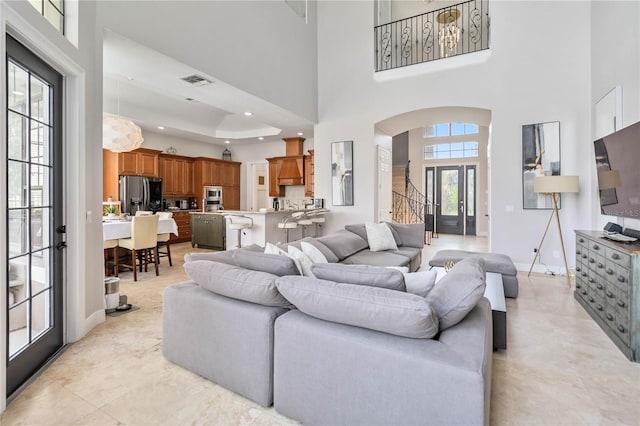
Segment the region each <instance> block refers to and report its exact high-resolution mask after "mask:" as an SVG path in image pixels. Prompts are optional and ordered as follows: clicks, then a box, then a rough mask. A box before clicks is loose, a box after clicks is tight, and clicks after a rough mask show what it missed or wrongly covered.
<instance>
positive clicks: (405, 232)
mask: <svg viewBox="0 0 640 426" xmlns="http://www.w3.org/2000/svg"><path fill="white" fill-rule="evenodd" d="M385 223H386V224H387V225H389V227H390V228H391V229H392V230H393V231H395V232H396V233H397V234H398V239H400V240H401V241H402V244H400V243H398V246H401V245H402V246H409V247H416V248H419V249H422V247H424V236H425V228H424V223H394V222H385Z"/></svg>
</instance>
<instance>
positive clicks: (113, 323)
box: [0, 235, 640, 426]
mask: <svg viewBox="0 0 640 426" xmlns="http://www.w3.org/2000/svg"><path fill="white" fill-rule="evenodd" d="M486 247H487V245H486V239H484V238H469V237H452V236H445V235H440V237H439V238H436V239H434V240H433V241H432V245H431V246H427V247H425V250H424V258H425V259H428V258H430V257H431V255H432V254H433V253H434V252H435V251H436V250H438V249H443V248H465V249H470V250H479V251H483V250H486ZM192 250H194V249H192V248H191V246H190V244H188V243H185V244H180V245H174V246H172V252H173V259H174V266H173V267H172V268H169V266H168V265H167V263H166V259H163V264H162V265H161V269H160V277H158V278H156V277H155V274H154V273H153V272H151V271H150V272H148V273H142V274H140V275H139V277H140V279H139V281H138V282H136V283H134V282H133V281H132V278H131V273H130V272H126V273H123V274H122V276H121V278H122V281H121V285H120V291H121V293H124V294H127V295H128V297H129V301H130V302H132V303H133V304H135V305H137V306H140V308H141V309H140V310H138V311H135V312H131V313H128V314H126V315H122V316H119V317H115V318H112V317H107V319H106V321H105V323H103V324H101V325H99V326H98V327H96V328H94V329H93V330H92V331H91V332H90V333H89V334H88V335H87V336H86V337H85V338H84V339H82V340H81V341H79V342H77V343H75V344H73V345H71V346H70V347H69V348H68V350H67V351H66V352H64V353H63V354H62V356H61V357H60V358H59V359H58V360H56V361H55V362H54V363H53V365H51V366H50V367H49V369H47V370H46V371H45V372H44V373H43V374H42V375H41V376H39V377H38V378H37V379H36V380H35V381H34V382H33V383H32V384H31V385H30V386H29V387H28V388H27V389H26V390H25V391H24V392H23V393H22V394H20V395H19V396H18V397H17V398H16V399H15V400H14V401H12V402H11V403H10V404H9V406H8V407H7V410H6V412H5V413H3V414H2V416H0V424H1V425H3V426H4V425H7V426H8V425H49V424H55V425H71V424H77V425H80V424H84V425H155V424H158V425H184V424H210V425H239V424H269V425H280V424H289V423H294V422H292V421H291V420H290V419H287V418H285V417H283V416H280V415H279V414H278V413H277V412H276V411H275V410H274V409H273V408H268V409H265V408H262V407H260V406H258V405H256V404H254V403H252V402H250V401H248V400H246V399H244V398H242V397H240V396H238V395H235V394H233V393H231V392H229V391H227V390H226V389H224V388H221V387H220V386H217V385H215V384H214V383H211V382H209V381H208V380H205V379H202V378H200V377H198V376H196V375H195V374H192V373H191V372H189V371H187V370H184V369H182V368H180V367H178V366H176V365H173V364H171V363H169V362H168V361H166V360H165V359H164V358H163V357H162V351H161V345H162V318H161V311H162V290H163V289H164V287H166V286H167V285H170V284H172V283H175V282H179V281H183V280H184V279H185V274H184V271H183V269H182V267H181V265H182V257H183V255H184V253H186V252H188V251H192ZM518 278H519V280H520V296H519V297H518V299H515V300H514V299H507V309H508V322H507V325H508V349H507V350H506V351H499V352H496V353H495V354H494V359H493V361H494V362H493V382H492V398H491V424H492V425H521V424H528V425H555V424H567V425H588V424H593V425H595V424H627V425H639V424H640V364H635V363H631V362H629V361H627V359H626V358H625V357H624V356H623V355H622V354H621V352H620V351H619V350H618V349H617V348H616V347H615V346H614V344H613V343H612V342H611V341H610V340H609V339H608V338H607V337H606V336H605V334H604V333H603V332H602V331H601V330H600V329H599V328H598V326H597V325H596V323H595V322H593V321H592V320H591V319H590V317H589V316H588V315H587V314H586V312H585V311H584V310H583V309H582V308H581V307H580V306H579V305H578V303H577V302H576V301H575V300H574V299H573V294H572V290H570V289H569V288H568V286H567V282H566V279H565V278H563V277H552V276H546V275H540V274H539V275H535V276H533V275H532V277H531V278H527V276H526V273H521V274H520V275H519V277H518ZM426 420H427V419H426Z"/></svg>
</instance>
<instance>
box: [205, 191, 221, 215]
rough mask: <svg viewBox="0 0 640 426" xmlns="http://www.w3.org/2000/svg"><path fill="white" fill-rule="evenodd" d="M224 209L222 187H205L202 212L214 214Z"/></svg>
mask: <svg viewBox="0 0 640 426" xmlns="http://www.w3.org/2000/svg"><path fill="white" fill-rule="evenodd" d="M222 209H223V206H222V187H221V186H205V187H204V197H203V200H202V210H203V211H205V212H212V211H216V210H222Z"/></svg>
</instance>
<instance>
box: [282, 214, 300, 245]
mask: <svg viewBox="0 0 640 426" xmlns="http://www.w3.org/2000/svg"><path fill="white" fill-rule="evenodd" d="M289 219H291V216H287V217H286V218H284V219H283V220H282V222H279V223H278V228H280V229H284V240H285V243H288V242H289V229H295V228H297V227H298V224H297V223H296V222H290V221H289Z"/></svg>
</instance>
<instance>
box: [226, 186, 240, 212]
mask: <svg viewBox="0 0 640 426" xmlns="http://www.w3.org/2000/svg"><path fill="white" fill-rule="evenodd" d="M222 205H223V206H224V208H225V210H240V187H239V186H223V187H222Z"/></svg>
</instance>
